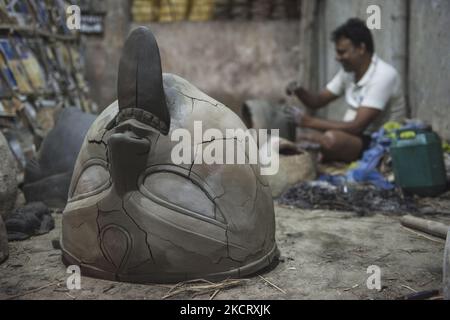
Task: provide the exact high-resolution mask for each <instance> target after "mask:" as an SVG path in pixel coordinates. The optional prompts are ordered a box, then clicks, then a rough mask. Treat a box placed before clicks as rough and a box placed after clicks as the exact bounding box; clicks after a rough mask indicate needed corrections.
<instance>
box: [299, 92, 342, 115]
mask: <svg viewBox="0 0 450 320" xmlns="http://www.w3.org/2000/svg"><path fill="white" fill-rule="evenodd" d="M294 93H295V95H296V96H297V98H298V99H299V100H300V101H301V102H303V104H304V105H305V106H306V107H308V108H309V109H314V110H317V109H320V108H322V107H325V106H326V105H327V104H329V103H330V102H331V101H333V100H336V99H337V98H338V97H337V96H336V95H334V94H333V93H331V92H330V91H328V90H327V89H325V90H322V91H321V92H320V93H318V94H315V93H312V92H310V91H309V90H306V89H304V88H302V87H300V88H297V89H296V90H295V91H294Z"/></svg>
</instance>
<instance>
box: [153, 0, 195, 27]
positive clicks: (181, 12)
mask: <svg viewBox="0 0 450 320" xmlns="http://www.w3.org/2000/svg"><path fill="white" fill-rule="evenodd" d="M187 9H188V1H187V0H161V7H160V8H159V21H160V22H173V21H180V20H184V19H186V15H187Z"/></svg>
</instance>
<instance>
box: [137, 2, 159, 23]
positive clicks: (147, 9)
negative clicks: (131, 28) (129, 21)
mask: <svg viewBox="0 0 450 320" xmlns="http://www.w3.org/2000/svg"><path fill="white" fill-rule="evenodd" d="M158 2H159V1H155V0H134V1H133V6H132V7H131V14H132V15H133V21H135V22H152V21H158V17H159V5H158V4H157V3H158Z"/></svg>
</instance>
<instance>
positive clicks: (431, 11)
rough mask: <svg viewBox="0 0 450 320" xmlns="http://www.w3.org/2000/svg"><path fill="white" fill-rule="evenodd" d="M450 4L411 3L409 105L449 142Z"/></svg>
mask: <svg viewBox="0 0 450 320" xmlns="http://www.w3.org/2000/svg"><path fill="white" fill-rule="evenodd" d="M449 28H450V1H448V0H433V1H421V0H413V1H412V2H411V18H410V34H409V37H410V38H409V39H410V40H409V41H410V55H409V101H410V105H411V108H412V111H413V115H414V116H416V117H419V118H421V119H423V120H425V121H428V122H429V123H431V124H432V125H433V128H434V129H435V130H437V131H438V132H439V133H440V134H441V135H442V136H443V137H445V138H446V139H448V140H450V64H449V61H450V34H449Z"/></svg>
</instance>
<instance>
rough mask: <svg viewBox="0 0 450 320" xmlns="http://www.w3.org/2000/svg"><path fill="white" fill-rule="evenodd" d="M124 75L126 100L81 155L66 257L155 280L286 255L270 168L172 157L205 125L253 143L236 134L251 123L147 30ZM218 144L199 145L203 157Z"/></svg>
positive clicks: (98, 272) (248, 270)
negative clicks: (182, 140) (172, 60)
mask: <svg viewBox="0 0 450 320" xmlns="http://www.w3.org/2000/svg"><path fill="white" fill-rule="evenodd" d="M205 76H207V75H205ZM118 79H119V80H118V101H116V102H114V103H113V104H112V105H110V106H109V107H108V108H106V109H105V110H104V111H103V112H102V113H101V114H100V116H99V117H98V118H97V119H96V121H95V122H94V123H93V125H92V127H91V128H90V129H89V131H88V133H87V135H86V138H85V141H84V143H83V145H82V148H81V151H80V153H79V155H78V159H77V162H76V165H75V169H74V173H73V177H72V182H71V186H70V190H69V199H68V203H67V206H66V207H65V210H64V212H63V221H62V228H63V229H62V239H61V247H62V251H63V261H64V262H65V263H66V264H71V265H79V266H80V267H81V272H82V274H83V275H88V276H89V275H90V276H94V277H100V278H106V279H111V280H118V281H130V282H144V283H145V282H173V281H184V280H189V279H198V278H202V279H216V280H220V279H226V278H229V277H243V276H247V275H249V274H252V273H255V272H257V271H260V270H261V269H263V268H264V267H266V266H268V265H270V264H271V263H272V262H273V261H274V260H276V258H277V256H278V250H277V246H276V242H275V220H274V219H275V218H274V207H273V201H272V197H271V191H270V188H269V186H268V184H267V182H266V180H265V179H264V177H263V176H261V175H260V170H259V169H260V167H259V165H253V164H238V165H228V164H209V165H208V164H205V163H195V162H194V161H193V162H192V163H185V164H175V163H174V161H173V160H172V156H171V153H172V148H173V147H174V146H175V145H176V144H177V143H178V141H172V139H171V136H172V133H173V132H174V131H175V130H176V129H186V130H187V131H188V132H193V130H194V121H199V122H201V124H202V126H203V129H204V130H206V129H209V128H215V129H217V130H219V131H220V132H222V133H223V135H224V139H226V140H228V139H231V140H236V148H240V147H243V146H242V143H241V142H240V141H238V139H236V137H233V136H226V132H225V131H226V129H230V128H231V129H244V130H245V129H246V127H245V125H244V124H243V123H242V121H241V120H240V119H239V117H238V116H237V115H236V114H235V113H233V112H232V111H231V110H230V109H228V108H227V107H226V106H224V105H223V104H221V103H219V102H217V101H215V100H214V99H212V98H210V97H209V96H207V95H205V94H204V93H202V92H201V91H199V90H198V89H197V88H195V87H194V86H193V85H191V84H190V83H189V82H187V81H186V80H184V79H182V78H180V77H178V76H176V75H172V74H162V70H161V61H160V56H159V50H158V46H157V44H156V40H155V38H154V37H153V35H152V33H151V32H150V30H149V29H147V28H143V27H140V28H137V29H135V30H134V31H133V32H132V33H131V34H130V36H129V37H128V39H127V41H126V43H125V45H124V49H123V54H122V58H121V61H120V65H119V74H118ZM214 142H215V141H214V140H204V141H200V143H198V144H195V142H192V143H191V145H190V146H191V147H192V148H191V149H190V150H191V151H192V158H193V159H195V158H196V157H198V156H199V154H198V153H197V150H198V146H199V145H202V146H203V147H206V146H208V145H210V144H213V143H214Z"/></svg>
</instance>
